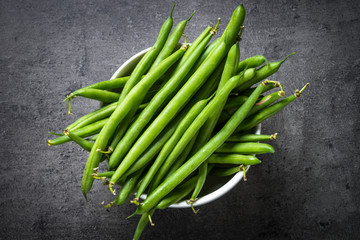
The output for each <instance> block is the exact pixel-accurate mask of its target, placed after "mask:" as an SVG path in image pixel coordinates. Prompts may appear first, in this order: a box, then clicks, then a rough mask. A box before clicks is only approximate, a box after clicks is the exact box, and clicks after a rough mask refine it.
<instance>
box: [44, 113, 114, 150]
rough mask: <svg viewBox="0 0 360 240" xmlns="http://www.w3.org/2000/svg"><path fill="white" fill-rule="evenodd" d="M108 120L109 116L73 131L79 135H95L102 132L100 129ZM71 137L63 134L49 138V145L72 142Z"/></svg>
mask: <svg viewBox="0 0 360 240" xmlns="http://www.w3.org/2000/svg"><path fill="white" fill-rule="evenodd" d="M107 121H108V119H107V118H105V119H103V120H100V121H97V122H95V123H92V124H89V125H87V126H85V127H82V128H79V129H76V130H74V131H73V133H74V134H76V135H78V136H79V137H88V136H91V135H94V134H95V133H98V132H100V130H101V129H102V128H103V126H104V125H105V124H106V122H107ZM70 141H71V138H69V137H68V136H61V137H58V138H55V139H53V140H48V142H47V143H48V145H49V146H52V145H59V144H63V143H66V142H70Z"/></svg>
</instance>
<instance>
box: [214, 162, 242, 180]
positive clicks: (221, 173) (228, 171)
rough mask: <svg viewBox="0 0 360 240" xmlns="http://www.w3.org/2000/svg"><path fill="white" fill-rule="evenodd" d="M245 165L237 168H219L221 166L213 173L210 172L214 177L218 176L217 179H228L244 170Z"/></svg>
mask: <svg viewBox="0 0 360 240" xmlns="http://www.w3.org/2000/svg"><path fill="white" fill-rule="evenodd" d="M242 166H243V165H242V164H241V165H240V166H236V167H219V166H215V167H214V168H213V169H212V170H211V171H210V173H209V174H210V175H212V176H217V177H227V176H231V175H233V174H235V173H238V172H240V171H241V170H242V168H241V167H242Z"/></svg>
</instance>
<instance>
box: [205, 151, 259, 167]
mask: <svg viewBox="0 0 360 240" xmlns="http://www.w3.org/2000/svg"><path fill="white" fill-rule="evenodd" d="M207 161H208V162H209V163H218V164H243V165H255V164H259V163H261V161H260V160H259V159H258V158H257V157H255V156H252V155H241V154H228V153H227V154H213V155H211V156H210V157H209V159H208V160H207Z"/></svg>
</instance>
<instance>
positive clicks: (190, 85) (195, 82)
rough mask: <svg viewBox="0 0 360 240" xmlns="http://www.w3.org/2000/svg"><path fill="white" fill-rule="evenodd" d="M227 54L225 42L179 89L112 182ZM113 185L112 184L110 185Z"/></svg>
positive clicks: (112, 181) (141, 138)
mask: <svg viewBox="0 0 360 240" xmlns="http://www.w3.org/2000/svg"><path fill="white" fill-rule="evenodd" d="M225 54H226V45H225V42H222V44H221V45H220V46H219V47H218V48H216V49H214V52H213V53H212V57H211V58H207V61H204V62H203V64H202V65H201V66H200V67H199V68H198V70H197V71H196V72H195V73H194V74H193V76H192V77H191V78H190V79H189V80H188V81H187V82H186V83H185V84H184V86H183V87H182V88H181V89H180V90H179V91H178V93H177V94H176V95H175V96H174V97H173V98H172V99H171V101H170V102H169V103H168V105H166V107H165V108H164V109H163V111H162V112H161V113H160V114H159V115H158V116H157V118H156V119H155V120H154V121H153V122H152V123H151V124H150V126H149V127H148V128H147V129H146V130H145V132H144V133H143V134H142V136H141V137H140V138H139V139H138V140H137V141H136V142H135V144H134V145H133V146H132V148H131V149H130V150H129V152H128V154H127V155H126V156H125V158H124V159H123V161H122V162H121V164H120V165H119V167H118V168H117V169H116V172H115V174H114V175H113V177H112V179H111V181H110V184H114V183H115V182H116V181H117V180H118V179H119V178H120V177H121V176H122V175H123V174H124V173H125V172H126V170H127V169H128V168H129V167H130V166H131V165H132V163H133V162H134V161H136V159H137V158H138V157H139V156H140V154H141V153H142V152H143V151H144V150H145V149H146V148H147V146H149V145H150V144H151V142H152V141H153V140H154V139H155V138H156V136H157V135H158V134H160V132H161V131H162V130H163V129H164V127H165V126H166V125H167V124H168V123H169V122H170V120H171V119H172V118H173V117H174V116H175V115H176V114H177V112H178V111H179V110H180V109H181V108H182V107H183V106H184V105H185V104H186V103H187V101H188V100H189V99H190V98H191V96H192V95H193V94H194V93H195V92H196V91H197V90H198V89H199V88H200V87H201V85H202V84H203V83H204V81H205V80H206V79H207V78H208V76H209V75H210V74H211V73H212V72H213V70H214V69H215V68H216V67H217V65H218V64H219V63H220V61H221V60H222V58H223V57H224V55H225ZM110 187H111V185H110Z"/></svg>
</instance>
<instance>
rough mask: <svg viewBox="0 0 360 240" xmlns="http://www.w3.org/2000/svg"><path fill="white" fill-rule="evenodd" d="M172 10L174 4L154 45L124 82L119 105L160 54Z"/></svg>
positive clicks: (168, 30)
mask: <svg viewBox="0 0 360 240" xmlns="http://www.w3.org/2000/svg"><path fill="white" fill-rule="evenodd" d="M174 8H175V4H174V6H173V7H172V9H171V12H170V16H169V17H168V18H167V19H166V21H165V22H164V24H163V26H162V27H161V29H160V32H159V35H158V38H157V39H156V42H155V44H154V45H153V47H152V48H151V49H150V50H149V51H148V52H147V53H145V55H144V56H143V57H142V58H141V60H140V62H139V63H138V64H137V65H136V67H135V69H134V70H133V71H132V73H131V75H130V78H129V80H128V81H127V82H126V84H125V86H124V88H123V90H122V91H121V96H120V99H119V103H121V102H122V101H123V100H124V99H125V97H126V95H127V94H129V92H130V91H131V89H132V88H133V87H134V86H135V85H136V84H137V83H138V82H139V81H140V79H141V76H142V75H144V73H145V72H146V71H147V70H148V69H149V68H150V66H151V65H152V64H153V62H154V60H155V59H156V57H157V56H158V54H159V53H160V51H161V49H162V48H163V46H164V44H165V42H166V39H167V37H168V35H169V33H170V31H171V28H172V26H173V19H172V13H173V11H174ZM161 75H162V74H161ZM161 75H160V76H161Z"/></svg>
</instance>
